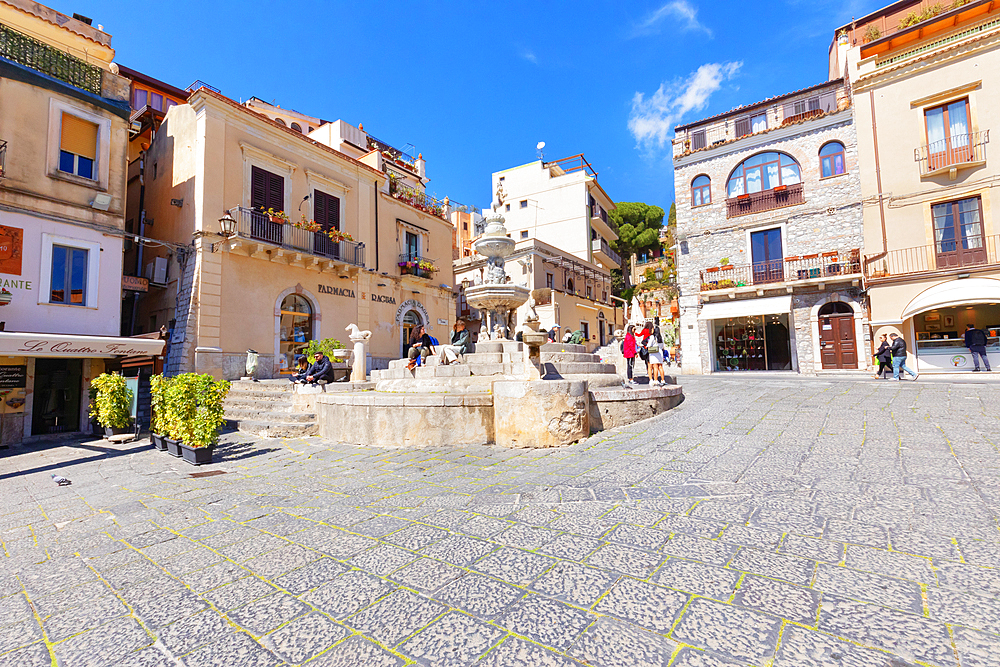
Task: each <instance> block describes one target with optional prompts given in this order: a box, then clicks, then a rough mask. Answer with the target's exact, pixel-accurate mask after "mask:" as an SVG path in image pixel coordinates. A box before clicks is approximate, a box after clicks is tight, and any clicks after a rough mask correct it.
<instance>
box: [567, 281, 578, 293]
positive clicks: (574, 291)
mask: <svg viewBox="0 0 1000 667" xmlns="http://www.w3.org/2000/svg"><path fill="white" fill-rule="evenodd" d="M566 291H567V292H569V293H570V294H576V290H575V289H573V279H572V278H570V279H569V280H567V281H566Z"/></svg>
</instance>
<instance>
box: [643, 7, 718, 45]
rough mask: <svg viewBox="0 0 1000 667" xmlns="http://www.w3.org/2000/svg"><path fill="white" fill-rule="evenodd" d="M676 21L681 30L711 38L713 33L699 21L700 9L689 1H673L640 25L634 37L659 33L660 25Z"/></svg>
mask: <svg viewBox="0 0 1000 667" xmlns="http://www.w3.org/2000/svg"><path fill="white" fill-rule="evenodd" d="M668 18H669V19H674V20H675V21H676V24H677V27H678V28H679V29H681V30H694V31H696V32H704V33H705V34H706V35H708V36H709V37H711V36H712V31H711V30H709V29H708V28H707V27H706V26H704V25H702V24H701V23H700V22H699V21H698V8H697V7H695V6H694V5H692V4H691V3H689V2H687V0H671V1H670V2H668V3H667V4H665V5H663V6H662V7H660V8H659V9H657V10H656V11H654V12H653V13H651V14H650V15H649V16H647V17H646V18H645V20H643V21H642V23H640V24H638V25H637V26H635V28H633V30H632V35H631V36H632V37H638V36H639V35H648V34H651V33H656V32H659V29H660V24H661V23H663V21H664V20H666V19H668Z"/></svg>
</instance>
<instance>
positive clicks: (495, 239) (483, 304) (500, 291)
mask: <svg viewBox="0 0 1000 667" xmlns="http://www.w3.org/2000/svg"><path fill="white" fill-rule="evenodd" d="M501 201H502V200H501ZM503 223H504V219H503V216H502V215H500V212H499V211H493V212H492V213H491V214H490V215H488V216H487V217H486V230H485V231H484V233H483V235H482V236H480V237H479V239H478V240H476V242H475V243H474V244H473V246H474V247H475V249H476V252H477V253H479V254H480V255H482V256H483V257H485V258H486V263H487V268H486V275H485V276H484V279H483V282H482V283H481V284H479V285H472V286H470V287H469V288H468V289H466V290H465V298H466V299H467V300H468V302H469V305H470V306H472V307H473V308H478V309H479V310H482V311H485V312H486V313H487V314H488V316H489V324H488V328H487V332H489V333H490V334H491V335H490V338H491V340H509V338H508V336H509V334H510V331H511V329H512V328H513V322H512V321H511V313H513V312H514V311H516V310H517V308H519V307H520V306H521V305H522V304H523V303H524V302H525V301H527V300H528V296H529V295H530V294H531V291H530V290H529V289H528V288H527V287H521V286H520V285H513V284H511V283H509V282H508V278H507V271H506V270H504V264H505V263H506V258H507V256H508V255H510V254H511V253H512V252H514V239H512V238H510V237H509V236H507V228H506V227H504V224H503ZM483 338H484V337H483V336H482V334H480V337H479V339H480V340H483Z"/></svg>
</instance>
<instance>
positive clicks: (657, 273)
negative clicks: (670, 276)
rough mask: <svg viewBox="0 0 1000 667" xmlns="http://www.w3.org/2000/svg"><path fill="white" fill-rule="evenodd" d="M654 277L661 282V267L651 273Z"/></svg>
mask: <svg viewBox="0 0 1000 667" xmlns="http://www.w3.org/2000/svg"><path fill="white" fill-rule="evenodd" d="M653 273H654V274H655V275H656V279H657V280H663V267H662V266H658V267H656V271H654V272H653Z"/></svg>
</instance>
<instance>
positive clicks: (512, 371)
mask: <svg viewBox="0 0 1000 667" xmlns="http://www.w3.org/2000/svg"><path fill="white" fill-rule="evenodd" d="M468 366H469V370H470V371H472V374H473V375H523V374H524V362H518V363H510V364H472V363H470V364H468Z"/></svg>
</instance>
